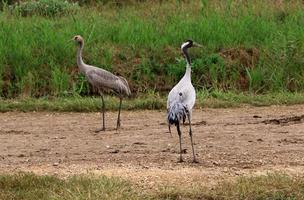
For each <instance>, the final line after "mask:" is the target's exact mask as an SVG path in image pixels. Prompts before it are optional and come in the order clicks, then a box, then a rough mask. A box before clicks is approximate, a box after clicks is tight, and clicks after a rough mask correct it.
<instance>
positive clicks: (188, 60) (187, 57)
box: [182, 47, 191, 65]
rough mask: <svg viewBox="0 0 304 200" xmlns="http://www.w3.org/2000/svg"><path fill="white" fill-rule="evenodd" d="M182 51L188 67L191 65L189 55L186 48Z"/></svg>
mask: <svg viewBox="0 0 304 200" xmlns="http://www.w3.org/2000/svg"><path fill="white" fill-rule="evenodd" d="M182 51H183V53H184V55H185V57H186V61H187V63H188V64H189V65H191V59H190V56H189V54H188V48H186V47H184V48H183V49H182Z"/></svg>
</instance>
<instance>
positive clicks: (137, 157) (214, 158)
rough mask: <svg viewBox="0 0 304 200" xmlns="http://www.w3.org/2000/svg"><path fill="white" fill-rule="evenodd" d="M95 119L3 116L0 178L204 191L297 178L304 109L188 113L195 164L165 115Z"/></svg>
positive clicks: (303, 164) (303, 154)
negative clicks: (258, 179) (78, 179)
mask: <svg viewBox="0 0 304 200" xmlns="http://www.w3.org/2000/svg"><path fill="white" fill-rule="evenodd" d="M116 117H117V112H108V113H107V114H106V127H107V130H106V131H105V132H101V133H98V134H96V133H95V132H94V130H95V129H96V128H97V127H99V126H100V122H101V115H100V113H51V112H29V113H22V112H7V113H1V114H0V142H1V145H0V171H1V172H17V171H33V172H35V173H38V174H52V175H54V174H55V175H58V176H69V175H72V174H80V173H97V174H105V175H111V176H120V177H123V178H127V179H129V180H131V181H134V182H136V183H139V184H143V185H145V187H154V185H155V184H169V185H170V184H176V182H182V183H183V184H184V185H189V186H191V185H192V184H193V183H203V184H205V185H212V184H213V183H216V182H218V181H220V180H223V179H226V178H229V177H237V176H240V175H243V174H265V173H267V172H269V171H284V172H286V173H292V174H295V175H302V174H303V172H304V105H296V106H271V107H243V108H235V109H203V110H194V111H193V134H194V142H195V150H196V155H197V157H198V160H199V163H198V164H194V163H192V162H191V161H192V151H191V145H190V140H189V134H188V127H187V125H184V126H183V127H182V132H183V149H184V150H183V151H184V154H183V157H184V160H185V162H184V163H178V162H177V160H178V156H179V154H178V152H179V143H178V136H177V133H176V129H175V127H172V137H171V136H170V134H169V133H168V127H167V125H166V113H165V111H150V110H145V111H123V112H122V128H121V130H120V131H119V132H117V131H115V129H114V128H115V125H116Z"/></svg>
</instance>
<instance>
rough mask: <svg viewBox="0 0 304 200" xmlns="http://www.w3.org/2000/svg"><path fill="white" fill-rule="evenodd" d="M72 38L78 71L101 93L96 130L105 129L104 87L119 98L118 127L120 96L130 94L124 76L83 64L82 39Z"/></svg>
mask: <svg viewBox="0 0 304 200" xmlns="http://www.w3.org/2000/svg"><path fill="white" fill-rule="evenodd" d="M73 39H74V41H75V42H76V43H77V44H78V50H77V65H78V68H79V70H80V72H81V73H83V74H84V75H85V77H86V79H87V80H88V82H89V83H90V84H91V85H92V87H93V88H94V89H95V90H97V91H98V92H99V93H100V94H101V99H102V122H103V127H102V128H101V129H97V130H96V132H99V131H102V130H105V117H104V113H105V105H104V99H103V91H104V90H105V89H107V90H112V91H114V92H115V93H116V95H117V96H118V97H119V99H120V104H119V111H118V118H117V126H116V128H117V129H118V128H119V127H120V110H121V104H122V98H123V97H125V96H130V95H131V90H130V87H129V84H128V82H127V80H126V79H125V78H124V77H121V76H116V75H114V74H112V73H111V72H109V71H106V70H104V69H101V68H98V67H95V66H92V65H87V64H85V63H84V62H83V60H82V50H83V47H84V40H83V38H82V37H81V36H80V35H76V36H74V38H73Z"/></svg>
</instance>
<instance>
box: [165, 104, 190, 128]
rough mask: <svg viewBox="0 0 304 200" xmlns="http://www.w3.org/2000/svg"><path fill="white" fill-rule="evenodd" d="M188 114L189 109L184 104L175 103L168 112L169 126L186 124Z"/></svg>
mask: <svg viewBox="0 0 304 200" xmlns="http://www.w3.org/2000/svg"><path fill="white" fill-rule="evenodd" d="M188 112H189V111H188V109H187V107H186V106H185V105H183V104H182V103H180V102H177V103H174V104H173V105H172V106H171V107H170V108H169V110H168V122H169V124H174V125H177V124H179V123H180V122H185V120H186V117H187V113H188Z"/></svg>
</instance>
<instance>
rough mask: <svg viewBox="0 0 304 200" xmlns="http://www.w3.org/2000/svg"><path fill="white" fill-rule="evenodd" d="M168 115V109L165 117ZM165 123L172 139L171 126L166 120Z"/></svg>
mask: <svg viewBox="0 0 304 200" xmlns="http://www.w3.org/2000/svg"><path fill="white" fill-rule="evenodd" d="M168 113H169V109H167V116H168ZM167 121H168V129H169V133H170V136H171V137H172V133H171V124H170V122H169V120H167Z"/></svg>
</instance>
